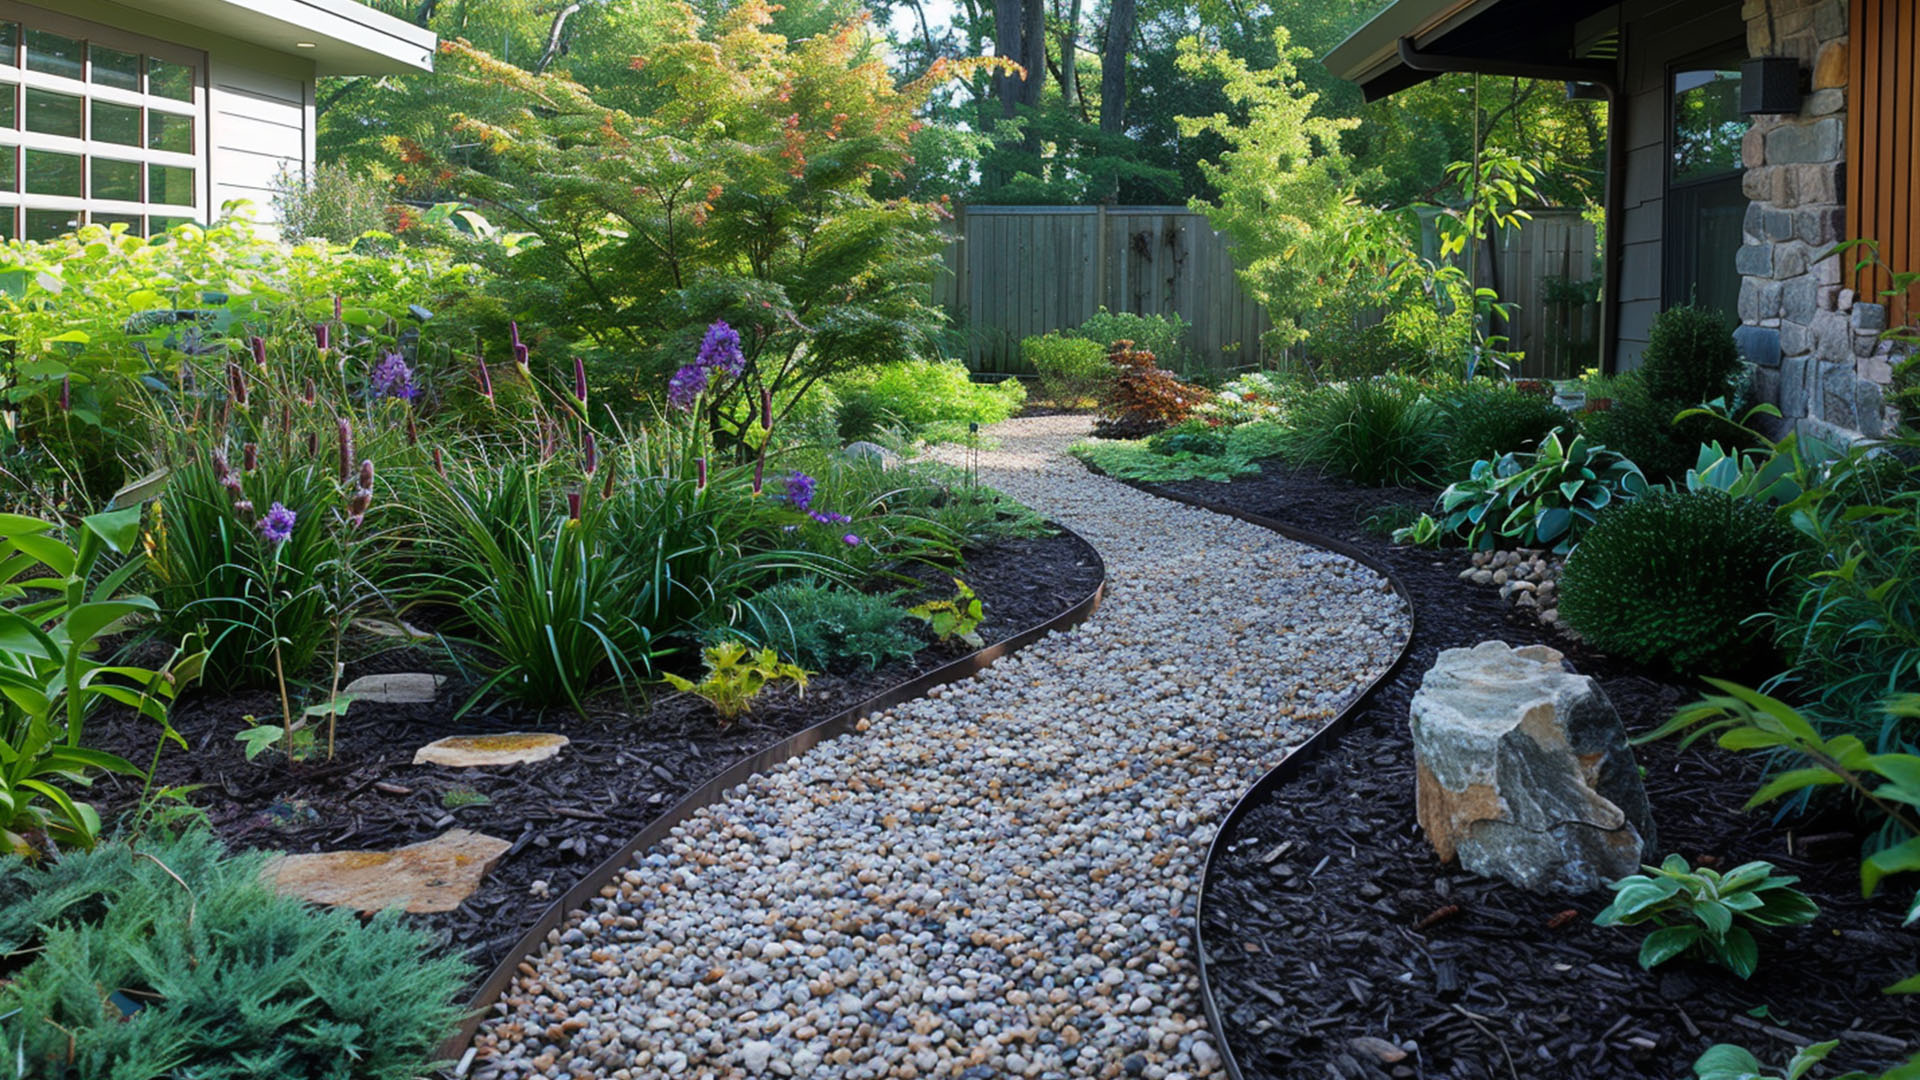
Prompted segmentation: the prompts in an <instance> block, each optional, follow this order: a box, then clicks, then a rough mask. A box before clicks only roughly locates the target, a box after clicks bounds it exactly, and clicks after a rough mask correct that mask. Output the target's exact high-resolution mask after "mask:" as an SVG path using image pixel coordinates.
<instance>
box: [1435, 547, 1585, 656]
mask: <svg viewBox="0 0 1920 1080" xmlns="http://www.w3.org/2000/svg"><path fill="white" fill-rule="evenodd" d="M1566 565H1567V560H1566V559H1565V558H1563V557H1561V556H1558V555H1555V554H1553V553H1552V552H1550V551H1547V550H1545V549H1544V548H1519V549H1517V550H1514V551H1476V552H1474V553H1473V565H1472V566H1469V567H1468V568H1466V569H1465V570H1462V571H1460V580H1461V581H1466V582H1471V583H1473V584H1475V585H1497V586H1499V588H1500V599H1502V600H1505V601H1506V602H1507V603H1509V604H1511V605H1513V606H1514V607H1516V608H1520V609H1522V610H1525V611H1531V612H1533V613H1534V617H1535V618H1538V619H1539V620H1540V625H1542V626H1545V627H1547V628H1549V629H1551V630H1554V631H1556V632H1558V633H1561V634H1565V635H1566V636H1567V637H1569V638H1572V639H1574V640H1576V641H1578V640H1579V639H1580V635H1579V633H1578V632H1577V631H1575V630H1574V629H1573V627H1571V626H1569V625H1567V621H1566V620H1565V619H1562V618H1561V617H1560V572H1561V571H1562V570H1564V569H1565V568H1566Z"/></svg>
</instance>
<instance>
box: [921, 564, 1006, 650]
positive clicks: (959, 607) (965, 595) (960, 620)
mask: <svg viewBox="0 0 1920 1080" xmlns="http://www.w3.org/2000/svg"><path fill="white" fill-rule="evenodd" d="M953 585H954V594H953V598H952V599H951V600H929V601H927V602H926V603H924V604H917V605H915V606H913V607H910V608H908V609H907V614H909V615H911V616H913V617H914V618H916V619H920V620H922V621H924V622H925V623H926V624H927V628H928V629H930V630H932V631H933V636H934V637H936V638H938V639H939V640H940V641H941V642H942V643H943V644H944V643H945V642H948V641H951V640H953V639H954V638H959V639H960V640H961V641H964V642H966V643H967V644H968V645H971V646H973V647H974V648H976V649H978V648H981V647H982V646H984V645H986V643H987V642H986V639H985V638H983V637H981V636H980V623H981V621H982V620H983V619H984V618H985V615H984V613H983V610H982V608H981V606H980V598H979V597H978V596H975V595H974V594H973V589H972V588H970V587H968V585H967V583H966V582H964V581H962V580H960V579H959V578H954V579H953Z"/></svg>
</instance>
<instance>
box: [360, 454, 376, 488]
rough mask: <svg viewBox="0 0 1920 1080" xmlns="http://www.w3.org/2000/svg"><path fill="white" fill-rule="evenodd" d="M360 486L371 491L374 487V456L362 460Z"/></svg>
mask: <svg viewBox="0 0 1920 1080" xmlns="http://www.w3.org/2000/svg"><path fill="white" fill-rule="evenodd" d="M359 486H360V487H361V488H362V489H363V490H369V491H370V490H372V489H373V459H372V458H367V459H365V460H363V461H361V462H360V484H359Z"/></svg>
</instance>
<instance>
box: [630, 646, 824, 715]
mask: <svg viewBox="0 0 1920 1080" xmlns="http://www.w3.org/2000/svg"><path fill="white" fill-rule="evenodd" d="M701 658H702V659H703V660H704V661H705V662H706V666H707V673H706V677H705V678H703V679H701V680H700V681H699V682H694V681H692V680H691V679H684V678H681V677H680V676H678V675H675V674H673V673H672V672H666V673H665V674H664V675H663V676H662V677H663V678H665V679H666V680H667V685H669V686H671V687H673V688H674V689H675V690H679V691H681V692H682V693H687V694H692V695H694V696H695V697H698V698H701V699H703V700H705V701H706V703H707V704H709V705H711V706H713V711H714V712H716V713H718V714H719V715H720V723H721V724H722V725H723V726H724V725H728V724H732V723H733V722H734V721H735V720H738V719H740V718H741V717H742V716H745V715H747V714H748V713H750V712H752V711H753V702H754V699H755V698H757V697H759V696H760V692H761V691H762V690H765V689H766V688H767V687H769V686H773V685H775V684H777V683H783V682H790V683H792V684H793V685H794V687H795V688H796V689H797V690H799V691H800V692H801V693H805V692H806V689H807V674H808V672H807V670H806V669H805V668H803V667H801V666H800V665H798V664H789V663H787V662H786V661H784V660H782V659H780V654H779V653H776V652H774V651H773V650H772V649H754V650H749V649H748V648H747V647H746V646H745V645H742V644H741V643H739V642H737V641H725V642H721V643H720V644H718V645H715V646H712V647H711V648H709V649H707V650H706V651H705V652H703V653H702V654H701Z"/></svg>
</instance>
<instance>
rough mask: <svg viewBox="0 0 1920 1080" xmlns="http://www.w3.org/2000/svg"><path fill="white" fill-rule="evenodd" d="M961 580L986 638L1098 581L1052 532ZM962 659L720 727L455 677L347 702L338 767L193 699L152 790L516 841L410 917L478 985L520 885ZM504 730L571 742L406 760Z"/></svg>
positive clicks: (684, 715)
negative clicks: (438, 687) (271, 743)
mask: <svg viewBox="0 0 1920 1080" xmlns="http://www.w3.org/2000/svg"><path fill="white" fill-rule="evenodd" d="M914 573H915V575H916V576H917V577H919V578H920V579H921V580H923V581H925V582H926V587H925V588H924V589H922V590H921V593H922V594H924V596H929V597H930V596H950V595H952V592H953V585H952V583H951V581H949V580H948V576H947V575H946V574H945V573H943V572H942V571H940V570H936V569H932V568H919V569H916V570H915V571H914ZM961 573H962V576H963V577H964V578H965V580H966V582H967V583H968V585H970V586H972V587H973V589H974V590H975V592H976V594H977V595H978V596H980V597H981V600H982V603H983V606H984V608H985V613H986V621H985V622H984V623H982V624H981V627H980V633H981V635H982V636H983V637H985V638H986V639H987V640H988V642H989V643H991V642H994V641H999V640H1002V639H1004V638H1007V637H1011V636H1013V635H1014V634H1016V633H1018V632H1020V631H1022V630H1025V629H1027V628H1028V627H1031V626H1034V625H1036V624H1039V623H1041V622H1044V621H1046V620H1048V619H1051V618H1053V617H1055V616H1057V615H1059V614H1061V613H1062V612H1064V611H1066V610H1067V609H1068V608H1070V607H1072V606H1073V605H1074V604H1075V603H1078V602H1079V601H1080V600H1082V599H1085V597H1086V596H1087V594H1088V593H1089V592H1091V591H1092V590H1093V589H1094V587H1095V586H1096V585H1098V584H1099V580H1100V564H1099V560H1098V559H1097V557H1096V556H1095V555H1094V554H1093V550H1092V548H1091V547H1090V546H1088V544H1087V543H1086V542H1085V541H1084V540H1081V539H1080V538H1079V537H1077V536H1075V535H1073V534H1072V533H1068V532H1061V533H1059V534H1058V535H1055V536H1051V537H1045V538H1038V539H1015V540H1002V541H996V542H993V543H991V544H988V545H986V546H984V547H982V548H981V549H979V550H976V551H972V552H969V553H968V557H967V562H966V566H965V568H964V570H962V571H961ZM916 595H918V594H916ZM908 599H909V600H912V599H914V597H912V596H910V597H909V598H908ZM967 651H968V650H967V648H966V647H965V646H963V645H960V644H959V643H957V642H955V643H953V644H951V645H950V646H942V645H937V644H936V645H931V646H929V647H928V648H926V649H925V650H923V651H922V652H921V653H920V654H919V655H918V656H916V657H915V658H914V659H913V660H911V661H896V662H894V663H890V664H887V665H885V666H883V667H881V668H880V669H879V670H877V671H872V672H869V671H865V670H859V671H853V672H845V673H836V674H827V675H820V676H816V677H815V678H814V679H813V680H812V681H811V684H810V686H809V688H808V690H807V693H806V696H805V697H804V698H800V697H796V696H795V695H794V694H792V693H791V692H790V691H786V690H779V691H769V692H768V694H767V696H766V697H765V699H763V701H762V702H760V703H758V704H757V706H756V709H755V711H754V712H753V714H751V715H750V716H748V717H747V718H745V719H744V720H743V721H741V722H740V723H737V724H735V725H734V726H733V727H731V728H728V729H725V730H722V729H720V728H719V727H718V725H717V724H716V722H715V718H714V716H713V714H712V712H711V711H710V710H709V709H708V707H707V706H706V704H705V703H704V702H700V701H698V700H696V699H693V698H691V697H690V696H687V695H680V694H665V695H659V696H655V697H654V698H653V699H652V700H651V701H636V702H634V703H633V706H632V708H630V709H629V708H627V707H625V706H623V705H621V704H620V702H619V701H618V699H617V698H616V699H614V700H613V701H612V702H611V703H609V704H608V705H606V706H604V707H602V708H600V709H598V710H596V711H595V712H594V714H593V715H591V716H589V717H586V718H584V719H583V718H580V717H577V716H574V715H573V714H571V713H570V712H565V711H553V712H549V713H547V714H546V715H544V716H542V715H537V714H533V713H530V712H528V711H525V710H522V709H517V708H512V707H508V706H506V705H504V704H503V703H496V704H495V705H494V706H492V707H489V706H488V705H487V704H486V703H482V705H481V706H480V707H479V708H477V709H476V710H475V711H474V712H471V713H469V714H468V715H467V716H465V717H463V718H461V719H459V720H455V719H454V713H455V712H456V711H457V710H458V708H459V707H460V705H461V704H462V703H463V702H465V701H466V699H467V696H468V691H466V690H463V689H461V688H460V687H458V686H451V685H450V686H448V687H446V688H445V689H443V691H442V693H441V696H440V699H439V700H438V701H436V702H434V703H432V704H428V705H375V704H370V703H368V704H356V705H354V706H352V707H351V708H350V710H349V712H348V715H347V717H346V718H345V719H344V720H342V721H341V723H340V724H339V728H338V744H337V748H336V755H335V758H334V760H333V761H331V762H328V761H325V760H324V758H320V757H316V758H315V759H314V760H311V761H307V762H302V763H299V764H296V765H294V766H293V767H291V768H289V767H288V766H287V765H286V764H285V762H284V759H281V758H279V757H278V756H277V755H269V756H264V757H262V758H260V759H259V760H258V761H256V762H248V761H246V760H245V758H244V756H243V754H242V752H241V746H240V744H239V742H238V741H236V739H235V738H234V735H235V732H237V731H239V730H240V729H241V728H242V726H243V722H242V720H241V717H242V716H243V715H245V714H248V713H251V714H253V715H256V716H258V717H261V718H262V720H263V722H268V723H271V722H276V720H275V718H277V717H278V715H279V705H278V699H277V697H276V696H275V695H274V694H273V693H271V692H254V693H246V694H239V695H234V696H226V697H213V696H209V695H198V696H195V697H192V698H190V699H189V700H186V701H184V702H182V703H181V704H180V705H179V706H178V707H177V708H176V710H175V712H174V723H175V726H176V727H177V728H178V730H179V731H180V733H181V734H182V735H184V736H185V737H186V740H187V742H188V745H189V746H190V747H191V748H192V749H191V751H190V752H182V751H180V750H179V749H178V748H176V747H171V746H169V748H168V749H167V751H166V752H165V753H164V754H163V755H162V757H161V758H160V764H159V769H158V771H157V773H156V776H155V782H156V784H159V785H175V786H179V785H200V787H199V790H197V791H195V792H194V793H193V794H192V795H191V796H190V799H191V801H192V802H193V803H194V804H195V805H197V806H200V807H203V808H204V809H205V810H206V813H207V815H208V816H209V817H210V819H211V820H212V823H213V826H214V829H215V830H216V831H217V832H218V833H219V835H220V836H221V837H222V838H224V839H225V840H226V841H227V842H228V843H229V844H231V845H235V846H237V847H243V848H272V849H278V850H284V851H292V852H307V851H337V850H344V849H353V848H364V849H372V850H386V849H390V848H395V847H400V846H402V845H405V844H411V843H415V842H418V841H421V840H426V839H430V838H432V837H434V836H437V835H439V834H440V833H442V832H444V831H446V830H447V829H450V828H456V827H457V828H464V829H471V830H476V831H479V832H483V833H486V834H488V835H491V836H497V837H500V838H502V839H507V840H511V841H512V842H513V847H512V849H511V850H510V851H509V852H508V853H507V855H506V857H505V858H504V859H502V860H501V862H500V864H499V865H498V866H497V867H495V869H494V870H493V872H492V873H491V874H490V875H488V877H487V880H486V881H485V882H484V883H483V884H482V885H481V886H480V888H479V890H478V891H477V892H475V893H474V895H473V896H471V897H470V898H468V900H467V901H466V902H465V903H463V904H461V905H460V907H459V908H458V909H456V910H454V911H452V912H448V913H446V914H443V915H432V916H421V917H419V918H420V921H421V922H423V923H424V924H426V925H428V926H430V927H432V928H434V929H436V930H438V931H440V932H441V933H442V934H444V935H445V937H446V940H447V941H449V942H450V943H452V944H453V945H454V946H455V947H456V948H458V949H460V950H461V951H463V952H464V953H465V954H466V955H467V957H468V959H470V960H471V961H473V963H474V964H475V969H474V973H473V974H474V978H475V981H476V982H477V981H478V980H479V979H480V978H483V977H484V976H485V975H486V974H487V972H488V971H489V970H490V969H492V968H493V967H494V966H496V965H497V964H498V963H500V961H501V960H502V959H504V958H505V954H506V952H507V950H508V949H509V948H510V947H511V946H512V944H513V942H514V941H515V940H516V939H517V938H518V937H519V936H520V935H521V934H522V933H524V932H525V930H526V929H527V927H529V926H531V925H532V924H533V923H534V921H535V920H536V919H537V918H538V917H539V915H540V912H541V911H542V910H543V909H544V908H545V907H546V906H547V901H546V900H544V899H541V898H540V897H539V896H536V895H534V894H533V892H532V891H531V890H532V888H533V883H534V882H536V881H544V882H546V883H547V890H548V891H549V892H550V893H551V895H552V896H554V897H558V896H560V895H561V894H562V893H564V892H565V891H566V890H567V889H568V888H570V887H572V886H573V884H574V883H575V882H576V881H577V880H578V879H579V878H580V876H581V875H583V874H585V873H586V872H587V871H588V870H591V869H592V868H593V867H594V866H595V865H597V864H598V863H599V862H601V861H602V860H603V859H605V858H607V857H608V856H610V855H612V854H613V852H614V851H615V850H616V848H617V847H618V846H619V845H620V844H622V843H624V842H625V841H626V840H627V839H628V838H630V837H632V836H633V835H635V834H636V833H638V832H639V831H640V830H641V829H642V828H644V827H645V826H646V825H647V824H648V823H649V822H651V821H652V820H653V819H654V818H655V817H657V816H659V815H660V814H661V813H662V812H663V811H665V810H666V809H668V808H669V807H671V806H673V804H674V803H676V802H678V801H679V799H680V797H681V796H682V795H684V794H685V793H686V792H687V791H689V790H691V789H692V788H694V787H697V786H698V785H699V784H700V783H702V782H703V781H705V780H706V779H707V778H708V777H710V776H712V775H713V774H715V773H717V772H719V771H720V770H722V769H724V768H726V767H727V766H728V765H730V764H732V763H733V762H734V761H737V760H739V759H741V758H743V757H746V756H748V755H750V754H752V753H754V752H756V751H758V750H760V749H762V748H764V747H766V746H768V745H771V744H772V743H774V742H776V741H778V740H780V739H782V738H784V737H786V736H788V735H791V734H793V733H794V732H796V731H799V730H801V729H802V728H806V727H809V726H811V725H813V724H816V723H819V722H820V721H822V720H825V719H827V718H828V717H830V716H833V715H834V714H836V713H838V712H840V711H842V710H844V709H847V708H849V707H851V706H853V705H856V704H858V703H859V702H861V701H864V700H867V699H868V698H870V697H873V696H874V695H876V694H878V693H881V692H882V691H884V690H887V689H888V688H890V687H893V686H897V685H899V684H901V683H904V682H907V681H909V680H911V679H912V678H914V677H915V676H917V675H920V674H922V673H924V672H927V671H931V670H933V669H934V668H936V667H939V666H940V665H942V664H944V663H947V662H949V661H951V660H953V659H955V658H957V657H959V656H962V655H964V654H965V653H966V652H967ZM431 663H432V660H431V659H430V658H429V657H428V656H426V655H424V654H422V653H419V652H415V651H412V650H401V651H399V652H389V653H385V654H382V655H378V656H375V657H372V658H370V659H369V660H367V661H366V662H364V663H362V664H358V665H356V666H355V667H354V668H352V669H351V670H349V672H348V677H349V678H352V677H355V676H358V675H364V674H370V673H380V672H390V671H408V670H412V671H419V670H427V669H428V666H429V665H430V664H431ZM92 730H93V733H94V734H95V735H96V736H97V738H98V745H99V747H100V749H103V750H108V751H111V752H113V753H117V754H121V755H123V756H125V757H127V758H129V759H130V760H133V761H135V762H139V763H141V764H145V763H146V762H147V761H148V760H149V758H150V757H151V755H152V754H153V750H154V732H155V729H154V728H152V727H151V726H150V725H141V724H136V723H131V722H128V721H126V720H125V719H115V718H103V719H102V720H100V721H96V724H95V727H94V728H93V729H92ZM516 730H531V731H550V732H558V733H560V734H563V735H565V736H567V737H568V738H569V739H571V740H572V742H571V744H570V745H569V746H567V747H566V748H565V749H564V750H562V751H561V752H560V755H559V756H558V757H556V758H553V759H550V760H548V761H544V762H539V763H536V764H529V765H520V766H514V767H510V768H478V769H451V768H443V767H440V766H428V765H421V766H416V765H413V764H412V763H411V762H412V758H413V753H414V751H415V750H416V749H418V748H419V747H420V746H422V745H424V744H426V743H428V742H431V741H432V740H434V739H437V738H440V737H442V736H445V735H454V734H474V733H483V732H495V731H516ZM448 792H457V793H460V794H462V795H465V794H467V793H474V794H478V795H483V796H485V797H486V798H487V800H489V801H487V802H485V803H474V804H470V805H463V806H453V807H451V808H450V806H449V805H448V804H447V803H443V801H442V800H443V798H444V797H445V796H446V795H447V793H448ZM92 794H93V797H94V800H95V802H96V804H97V805H99V806H100V807H101V809H102V811H103V813H104V814H112V813H116V812H119V811H121V810H124V809H126V808H128V807H129V806H130V805H131V804H132V803H133V802H134V800H136V799H137V798H138V795H139V789H138V788H137V787H136V786H133V785H130V784H126V783H125V782H124V781H118V782H116V781H107V782H103V783H102V784H100V785H97V786H96V787H95V788H94V790H93V793H92Z"/></svg>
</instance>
